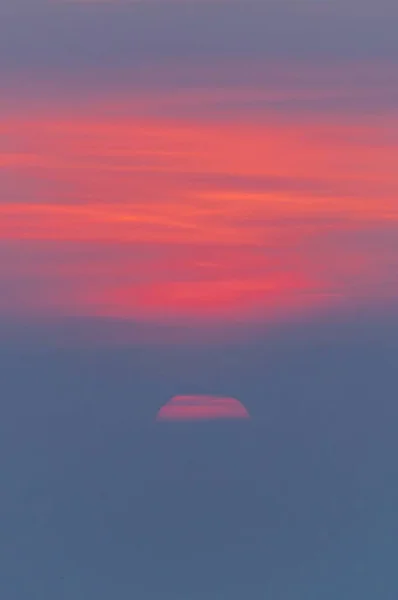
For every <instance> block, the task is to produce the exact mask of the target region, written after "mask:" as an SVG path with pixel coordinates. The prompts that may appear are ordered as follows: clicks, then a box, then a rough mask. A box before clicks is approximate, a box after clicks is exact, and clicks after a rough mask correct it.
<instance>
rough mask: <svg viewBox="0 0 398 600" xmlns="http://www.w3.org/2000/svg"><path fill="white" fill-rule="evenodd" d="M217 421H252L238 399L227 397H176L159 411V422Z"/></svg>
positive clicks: (157, 418) (157, 417)
mask: <svg viewBox="0 0 398 600" xmlns="http://www.w3.org/2000/svg"><path fill="white" fill-rule="evenodd" d="M215 419H250V415H249V413H248V411H247V410H246V408H245V407H244V406H243V404H242V403H241V402H239V400H236V398H229V397H226V396H210V395H199V396H193V395H192V396H174V397H173V398H171V400H169V402H167V404H165V405H164V406H162V408H161V409H160V410H159V412H158V414H157V416H156V420H157V421H210V420H215Z"/></svg>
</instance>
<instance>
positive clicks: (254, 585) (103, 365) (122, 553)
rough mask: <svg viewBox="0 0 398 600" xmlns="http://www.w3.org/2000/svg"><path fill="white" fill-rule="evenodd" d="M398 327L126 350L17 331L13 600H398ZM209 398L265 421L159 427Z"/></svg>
mask: <svg viewBox="0 0 398 600" xmlns="http://www.w3.org/2000/svg"><path fill="white" fill-rule="evenodd" d="M391 318H392V317H390V318H389V319H380V318H377V319H375V318H374V317H372V316H371V314H370V313H365V312H363V313H362V315H360V314H358V315H357V316H356V317H352V316H351V317H347V318H345V319H341V318H337V319H334V321H333V322H330V321H329V323H322V322H321V321H319V322H318V323H317V324H316V325H314V324H312V325H310V324H309V323H303V324H302V325H296V326H294V327H292V326H285V327H284V328H281V329H279V330H278V329H275V330H274V331H272V330H270V331H268V332H265V333H264V334H262V333H260V332H259V331H258V330H257V332H256V333H255V334H254V336H253V334H250V335H249V331H248V330H247V331H246V334H247V336H246V341H245V342H244V341H242V340H241V341H240V342H234V343H228V344H226V343H219V344H217V345H214V344H211V345H208V344H206V343H204V344H189V343H185V344H183V345H181V346H178V345H177V346H176V345H174V344H173V345H162V344H161V345H156V344H155V345H146V346H142V345H134V344H133V345H130V346H125V347H124V348H123V347H119V349H116V348H115V347H113V348H112V349H111V348H110V347H108V348H106V349H105V348H104V347H102V348H101V346H97V347H96V348H94V347H92V348H91V349H89V348H88V347H86V348H84V347H83V346H82V345H81V344H77V343H76V342H75V343H74V344H71V345H70V346H69V348H66V347H65V346H64V348H61V347H59V346H58V348H57V344H56V343H54V342H55V340H56V336H55V337H54V333H55V328H54V326H52V328H50V329H48V328H47V333H46V329H45V328H43V327H42V328H41V329H40V328H39V329H37V330H36V333H35V334H34V336H33V337H32V338H31V342H34V343H33V344H32V343H30V342H29V341H28V340H29V334H28V332H27V330H25V332H23V327H22V324H20V326H19V328H20V333H19V335H18V336H17V335H16V331H15V329H14V333H11V330H10V328H9V334H8V336H7V337H8V341H7V342H6V339H5V329H4V327H2V329H1V335H2V340H3V342H2V345H1V347H0V358H1V366H0V372H1V380H2V407H1V419H0V433H1V436H0V440H1V442H0V443H1V455H0V457H1V458H0V461H1V471H2V482H3V488H2V496H1V506H2V512H3V514H7V519H6V520H4V521H3V524H2V536H1V540H0V555H1V563H0V574H1V577H0V592H1V594H2V596H4V597H7V598H8V599H9V600H25V599H28V598H32V597H35V595H37V596H40V597H41V598H43V600H47V599H48V600H50V598H54V597H55V596H61V597H62V595H66V596H73V597H74V598H76V600H83V598H86V597H87V596H91V595H95V597H96V598H98V600H105V599H107V598H109V597H110V596H112V595H113V596H114V595H115V594H116V595H118V596H119V597H121V598H128V597H130V596H131V595H132V594H133V595H134V594H136V595H139V597H140V598H141V599H142V600H153V599H155V598H165V599H168V600H172V599H173V600H174V599H175V598H186V597H189V598H195V599H198V600H204V599H206V600H208V599H210V598H214V599H215V598H217V597H219V596H220V595H222V594H226V595H228V597H229V598H233V599H235V598H236V599H237V600H238V599H240V598H241V597H242V594H246V595H247V597H249V598H250V599H253V600H254V599H258V600H260V599H261V598H263V597H264V593H265V592H266V591H269V592H271V591H272V593H273V594H274V595H275V596H276V597H283V598H284V599H285V600H297V599H299V600H308V599H309V598H310V599H311V600H316V598H319V597H323V598H327V599H328V600H333V598H335V597H336V596H338V597H339V598H341V599H342V600H351V598H352V595H353V594H355V595H358V596H360V597H361V598H363V599H364V600H373V598H374V597H376V596H377V597H378V598H382V599H383V600H387V599H389V598H390V597H392V596H391V594H390V592H392V593H393V594H395V592H396V591H397V588H396V576H395V561H394V560H393V557H395V556H396V551H397V544H396V540H397V535H396V532H397V527H398V522H397V516H396V510H395V504H396V503H395V499H396V497H397V484H396V461H395V457H396V453H397V451H398V447H397V437H396V422H397V417H398V413H397V405H396V401H395V399H396V395H397V392H398V388H397V381H396V376H395V361H394V357H395V356H396V352H397V350H398V348H397V340H396V336H395V335H394V333H393V331H392V328H391V323H392V320H391ZM98 326H99V324H98V323H97V327H98ZM51 329H52V330H53V333H51ZM40 331H41V333H40ZM18 338H19V339H18ZM12 340H13V343H12V344H10V343H11V341H12ZM39 340H40V342H39ZM209 392H210V393H220V394H233V395H235V396H236V397H238V398H239V399H240V400H241V401H242V402H244V403H245V404H246V406H247V408H248V409H249V410H250V413H251V415H252V421H251V422H250V423H248V424H239V425H237V426H235V425H234V426H230V425H228V424H225V425H222V424H220V425H215V424H213V425H203V426H196V427H189V426H188V427H187V426H183V427H179V426H178V425H172V426H170V427H165V428H164V427H163V428H162V427H161V426H160V427H157V426H156V424H155V423H154V418H155V415H156V411H157V410H158V408H159V407H160V406H161V405H162V404H163V403H164V402H165V401H167V399H168V398H170V397H171V396H172V395H173V394H175V393H209ZM243 425H244V426H243ZM358 573H360V574H358Z"/></svg>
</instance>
